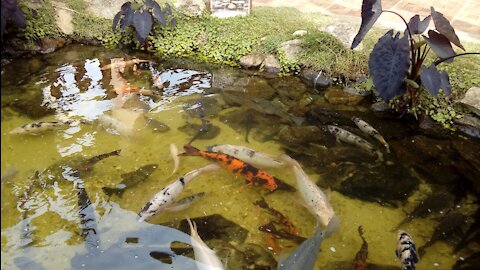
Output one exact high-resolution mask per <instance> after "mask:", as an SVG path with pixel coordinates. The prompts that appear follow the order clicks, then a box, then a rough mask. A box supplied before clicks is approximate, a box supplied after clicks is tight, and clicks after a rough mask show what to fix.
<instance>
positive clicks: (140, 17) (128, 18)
mask: <svg viewBox="0 0 480 270" xmlns="http://www.w3.org/2000/svg"><path fill="white" fill-rule="evenodd" d="M169 16H170V17H172V8H171V7H170V5H169V4H168V3H166V4H165V9H163V10H162V8H161V7H160V5H159V4H158V3H157V2H155V1H153V0H145V1H144V2H143V4H139V3H136V2H134V3H132V2H130V1H129V2H125V3H124V4H123V5H122V6H121V8H120V11H119V12H118V13H117V14H116V15H115V17H114V18H113V23H112V31H114V32H115V30H116V28H117V24H120V29H121V30H125V28H126V27H131V28H133V29H134V30H135V32H134V33H135V36H136V37H137V39H138V40H139V41H140V43H142V44H144V46H146V43H145V41H146V40H147V37H148V36H149V35H150V34H152V31H154V29H155V27H154V26H155V25H154V24H155V23H156V24H157V25H159V26H160V27H166V26H167V19H169V24H170V25H173V26H175V25H176V24H177V21H176V19H175V18H174V17H172V18H168V17H169ZM122 33H125V31H124V32H122ZM152 35H153V34H152Z"/></svg>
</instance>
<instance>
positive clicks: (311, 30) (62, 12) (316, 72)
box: [6, 0, 480, 126]
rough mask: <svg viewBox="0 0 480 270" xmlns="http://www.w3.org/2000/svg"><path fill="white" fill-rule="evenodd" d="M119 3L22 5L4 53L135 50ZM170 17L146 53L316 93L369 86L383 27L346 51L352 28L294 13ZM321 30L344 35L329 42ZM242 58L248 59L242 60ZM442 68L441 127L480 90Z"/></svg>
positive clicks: (474, 69)
mask: <svg viewBox="0 0 480 270" xmlns="http://www.w3.org/2000/svg"><path fill="white" fill-rule="evenodd" d="M123 2H124V1H123V0H118V1H110V2H109V5H104V4H100V2H99V1H88V2H87V1H70V0H64V1H43V2H42V4H34V3H30V2H26V1H21V7H22V10H23V11H24V13H25V14H26V17H27V28H26V29H25V30H21V31H20V32H19V33H18V34H17V36H18V37H19V38H14V39H10V40H9V43H7V45H8V46H7V48H6V50H7V51H9V52H11V53H12V54H14V52H22V51H23V52H37V53H49V52H52V51H54V50H56V49H58V48H60V47H62V46H64V45H65V44H68V43H70V42H80V43H83V44H91V45H103V46H106V47H110V48H113V47H124V48H134V49H139V48H141V45H140V44H139V43H138V41H136V39H135V38H134V35H133V32H132V31H127V32H128V33H127V35H123V36H122V35H121V34H120V31H117V32H112V29H111V23H112V18H113V16H114V15H115V13H116V12H117V11H118V10H119V9H120V8H119V7H120V6H121V4H123ZM174 13H175V14H174V15H175V17H176V18H177V26H176V27H174V28H169V27H167V28H165V29H158V30H156V33H157V34H156V35H155V36H150V37H149V38H148V41H147V43H148V46H147V50H148V51H149V52H150V53H154V54H156V55H158V56H159V57H162V58H167V57H187V58H194V59H198V60H200V61H204V62H213V63H220V64H225V65H229V66H242V67H246V68H253V69H254V70H260V71H267V72H268V71H270V72H273V73H275V74H280V75H290V74H298V75H301V77H302V78H304V79H305V80H307V81H310V82H311V84H312V85H315V86H319V87H318V88H322V87H326V86H328V85H332V84H341V85H350V86H351V87H349V88H352V89H354V88H356V89H363V90H365V89H368V90H371V89H372V87H371V85H370V86H369V83H368V80H366V79H367V78H368V67H367V63H368V55H369V52H370V51H371V49H372V47H373V44H374V43H375V42H376V40H377V39H378V37H380V36H381V35H382V34H383V32H384V30H380V29H376V30H375V31H372V32H371V33H369V34H368V35H367V37H366V39H365V40H364V42H363V48H361V49H360V50H355V51H352V50H350V49H349V48H348V47H349V44H350V42H351V39H353V36H354V35H355V34H356V31H357V27H358V25H355V24H353V25H352V23H350V22H345V21H342V20H339V19H337V18H332V17H328V16H323V15H319V14H313V13H301V12H299V11H298V10H296V9H293V8H268V7H257V8H255V9H254V11H253V14H252V15H251V16H249V17H245V18H242V17H237V18H229V19H216V18H212V17H210V16H208V15H204V16H200V17H195V16H189V15H186V14H185V13H182V12H180V11H178V10H176V11H174ZM359 17H360V15H359ZM325 31H329V32H331V33H333V34H335V33H341V34H342V35H343V36H338V35H337V37H334V36H333V35H331V34H330V33H327V32H325ZM12 34H13V33H12ZM9 48H10V49H9ZM466 48H467V51H480V45H478V44H468V43H467V44H466ZM249 58H250V60H251V61H250V62H248V61H246V60H248V59H249ZM445 69H446V70H448V72H449V74H450V75H451V84H452V88H453V89H454V91H453V92H454V93H453V100H447V101H444V100H434V101H432V100H430V99H428V98H426V99H425V103H426V105H425V106H424V107H427V106H428V104H429V103H436V104H438V106H434V107H433V108H431V109H430V112H429V115H430V116H431V117H432V118H434V119H435V120H436V121H437V122H440V123H442V124H443V125H444V126H452V125H453V119H452V118H451V116H450V115H451V114H452V110H453V111H454V113H455V115H461V114H463V113H464V111H463V109H462V108H457V107H455V106H453V103H454V101H455V100H459V99H461V98H462V97H463V95H464V94H465V92H466V91H467V90H468V89H470V88H471V87H473V86H478V85H479V81H478V78H479V74H478V70H480V64H479V63H478V62H477V63H475V61H471V58H469V57H465V58H459V59H458V60H456V61H455V65H451V66H447V67H445ZM448 108H453V109H448ZM447 109H448V110H447ZM442 121H443V122H442ZM445 122H447V123H445Z"/></svg>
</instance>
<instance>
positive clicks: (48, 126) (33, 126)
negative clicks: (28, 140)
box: [9, 121, 72, 135]
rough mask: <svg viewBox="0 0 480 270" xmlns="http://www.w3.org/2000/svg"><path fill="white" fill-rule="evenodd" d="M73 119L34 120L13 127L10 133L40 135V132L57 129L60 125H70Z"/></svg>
mask: <svg viewBox="0 0 480 270" xmlns="http://www.w3.org/2000/svg"><path fill="white" fill-rule="evenodd" d="M71 123H72V121H65V122H60V121H47V122H34V123H29V124H25V125H23V126H20V127H17V128H14V129H12V130H11V131H10V132H9V134H12V135H17V134H31V135H38V134H40V133H43V132H46V131H50V130H55V129H57V128H60V127H64V126H67V125H70V124H71Z"/></svg>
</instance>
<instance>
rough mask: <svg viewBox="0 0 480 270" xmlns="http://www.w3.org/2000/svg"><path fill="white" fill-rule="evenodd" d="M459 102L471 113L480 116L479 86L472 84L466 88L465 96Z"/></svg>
mask: <svg viewBox="0 0 480 270" xmlns="http://www.w3.org/2000/svg"><path fill="white" fill-rule="evenodd" d="M460 103H461V104H463V105H465V106H466V107H467V108H469V109H470V110H471V111H472V112H473V113H475V114H476V115H478V116H480V87H477V86H474V87H472V88H470V89H468V90H467V92H466V93H465V97H464V98H463V99H462V100H460Z"/></svg>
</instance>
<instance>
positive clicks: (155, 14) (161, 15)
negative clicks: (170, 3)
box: [153, 8, 167, 27]
mask: <svg viewBox="0 0 480 270" xmlns="http://www.w3.org/2000/svg"><path fill="white" fill-rule="evenodd" d="M153 17H154V18H155V20H156V21H157V22H158V23H159V24H161V25H162V26H163V27H165V26H166V25H167V21H166V20H165V13H164V12H162V10H160V11H156V9H155V8H154V9H153Z"/></svg>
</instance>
